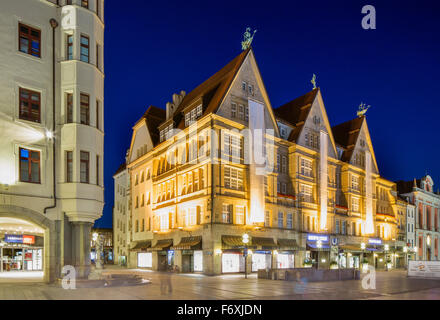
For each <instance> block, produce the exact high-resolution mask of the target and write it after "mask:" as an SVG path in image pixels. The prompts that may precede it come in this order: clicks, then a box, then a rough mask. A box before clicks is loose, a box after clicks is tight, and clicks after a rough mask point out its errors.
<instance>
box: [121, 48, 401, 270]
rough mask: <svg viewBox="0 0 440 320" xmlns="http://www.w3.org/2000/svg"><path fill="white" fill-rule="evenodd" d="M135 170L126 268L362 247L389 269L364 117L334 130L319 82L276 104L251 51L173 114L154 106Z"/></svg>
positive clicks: (133, 158)
mask: <svg viewBox="0 0 440 320" xmlns="http://www.w3.org/2000/svg"><path fill="white" fill-rule="evenodd" d="M246 129H250V130H249V131H247V130H246ZM249 132H250V133H249ZM256 150H261V152H260V153H259V152H256ZM249 159H251V161H249ZM261 159H263V161H261ZM127 169H128V175H129V179H130V184H131V187H130V194H131V198H130V200H129V213H130V217H127V223H128V232H129V233H130V241H129V242H130V243H129V244H128V246H129V259H128V265H129V267H146V268H152V269H153V270H160V269H165V268H169V267H170V266H174V267H175V266H177V267H178V268H179V270H180V271H182V272H203V273H205V274H221V273H228V272H243V271H244V270H245V267H246V268H247V270H248V271H257V270H258V269H263V268H292V267H303V264H304V262H305V261H309V260H313V261H314V263H315V266H317V267H319V268H327V267H329V265H330V262H332V261H336V262H337V263H339V265H340V267H354V266H358V265H359V263H360V258H361V255H362V256H363V257H364V258H365V259H370V261H371V263H373V261H374V260H375V259H376V260H377V262H376V261H374V262H376V265H377V267H381V266H383V264H382V265H381V264H380V261H379V260H381V259H382V260H383V259H384V254H385V253H384V247H385V245H386V244H389V246H391V244H392V243H393V239H395V238H396V236H397V228H396V216H395V212H394V209H393V204H394V203H395V201H396V196H395V195H396V192H395V189H396V188H395V184H394V183H393V182H391V181H388V180H386V179H384V178H382V177H381V176H380V175H379V170H378V166H377V163H376V158H375V155H374V150H373V146H372V142H371V139H370V136H369V131H368V127H367V122H366V118H365V117H360V118H356V119H354V120H351V121H348V122H346V123H343V124H341V125H338V126H335V127H331V126H330V123H329V121H328V118H327V113H326V109H325V107H324V102H323V98H322V95H321V91H320V89H319V88H316V89H313V90H312V91H311V92H309V93H307V94H305V95H303V96H301V97H299V98H297V99H295V100H293V101H291V102H289V103H287V104H285V105H283V106H281V107H279V108H276V109H273V108H272V106H271V103H270V100H269V97H268V95H267V92H266V90H265V86H264V84H263V80H262V77H261V74H260V72H259V69H258V66H257V63H256V61H255V58H254V52H253V51H252V49H248V50H245V51H243V52H242V53H241V54H240V55H238V56H237V57H236V58H235V59H234V60H232V61H231V62H230V63H229V64H227V65H226V66H225V67H224V68H222V69H221V70H220V71H218V72H217V73H216V74H214V75H213V76H212V77H211V78H209V79H208V80H206V81H205V82H203V83H202V84H201V85H199V86H198V87H197V88H195V89H194V90H193V91H191V92H190V93H188V94H186V93H185V92H184V91H182V92H181V93H179V94H174V95H173V99H172V102H169V103H167V105H166V110H163V109H160V108H157V107H154V106H150V107H149V108H148V110H147V111H146V113H145V114H144V116H143V117H142V118H141V119H140V120H139V121H138V122H137V123H136V124H135V125H134V127H133V135H132V142H131V146H130V151H129V153H128V158H127ZM244 234H248V235H249V236H250V242H249V243H248V244H246V245H245V244H244V243H243V242H242V236H243V235H244ZM362 243H366V248H365V250H361V244H362ZM246 250H247V252H248V258H247V259H244V258H243V254H244V253H245V252H246ZM363 251H365V252H363ZM381 257H382V258H381ZM245 261H247V266H245ZM383 263H384V262H383Z"/></svg>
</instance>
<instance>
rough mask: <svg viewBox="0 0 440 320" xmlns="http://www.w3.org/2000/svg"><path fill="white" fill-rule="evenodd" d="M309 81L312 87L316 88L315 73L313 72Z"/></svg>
mask: <svg viewBox="0 0 440 320" xmlns="http://www.w3.org/2000/svg"><path fill="white" fill-rule="evenodd" d="M310 82H311V83H312V84H313V89H316V74H313V77H312V80H310Z"/></svg>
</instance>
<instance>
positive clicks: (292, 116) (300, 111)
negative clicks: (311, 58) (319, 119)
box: [274, 88, 319, 142]
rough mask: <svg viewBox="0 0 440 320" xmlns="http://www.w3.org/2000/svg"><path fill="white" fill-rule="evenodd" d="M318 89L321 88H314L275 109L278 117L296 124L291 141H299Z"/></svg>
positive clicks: (290, 137) (291, 134)
mask: <svg viewBox="0 0 440 320" xmlns="http://www.w3.org/2000/svg"><path fill="white" fill-rule="evenodd" d="M318 91H319V88H316V89H313V90H312V91H310V92H308V93H306V94H305V95H303V96H301V97H299V98H296V99H294V100H292V101H290V102H288V103H286V104H284V105H282V106H281V107H278V108H276V109H275V110H274V112H275V115H276V116H277V117H278V118H280V119H282V120H284V121H286V122H288V123H290V124H291V125H293V126H294V129H293V130H292V132H291V133H290V136H289V138H288V140H289V141H294V142H296V141H297V139H298V137H299V134H300V133H301V130H302V128H303V127H304V124H305V121H306V119H307V117H308V115H309V113H310V110H311V108H312V104H313V101H314V100H315V98H316V95H317V94H318Z"/></svg>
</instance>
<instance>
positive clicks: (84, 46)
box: [81, 35, 90, 63]
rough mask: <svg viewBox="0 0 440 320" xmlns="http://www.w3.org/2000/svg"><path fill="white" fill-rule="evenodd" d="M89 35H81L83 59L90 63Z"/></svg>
mask: <svg viewBox="0 0 440 320" xmlns="http://www.w3.org/2000/svg"><path fill="white" fill-rule="evenodd" d="M89 49H90V45H89V37H87V36H83V35H82V36H81V61H83V62H87V63H89Z"/></svg>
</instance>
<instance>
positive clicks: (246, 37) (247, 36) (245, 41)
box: [241, 27, 257, 51]
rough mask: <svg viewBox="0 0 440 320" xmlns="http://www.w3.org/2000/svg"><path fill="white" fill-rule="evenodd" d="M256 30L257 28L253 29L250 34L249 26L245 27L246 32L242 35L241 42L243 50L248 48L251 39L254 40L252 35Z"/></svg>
mask: <svg viewBox="0 0 440 320" xmlns="http://www.w3.org/2000/svg"><path fill="white" fill-rule="evenodd" d="M256 32H257V30H254V33H253V34H251V28H249V27H247V28H246V32H245V33H244V35H243V41H242V42H241V49H242V50H243V51H244V50H247V49H249V47H250V46H251V44H252V41H253V40H254V36H255V33H256Z"/></svg>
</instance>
